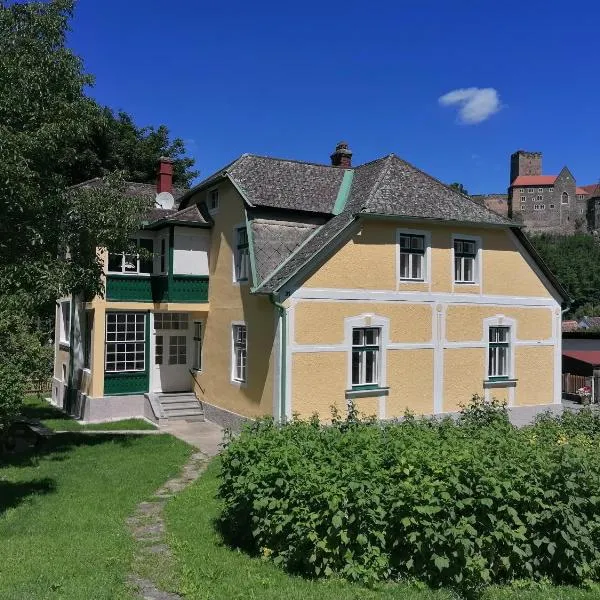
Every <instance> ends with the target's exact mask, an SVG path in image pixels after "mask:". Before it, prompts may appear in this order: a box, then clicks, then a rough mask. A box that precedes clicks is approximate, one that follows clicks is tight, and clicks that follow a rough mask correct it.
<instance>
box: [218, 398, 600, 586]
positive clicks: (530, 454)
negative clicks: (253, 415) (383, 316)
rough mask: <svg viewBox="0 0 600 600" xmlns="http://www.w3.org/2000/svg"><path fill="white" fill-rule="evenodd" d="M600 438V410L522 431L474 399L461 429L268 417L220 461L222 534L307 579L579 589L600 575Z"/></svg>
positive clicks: (446, 424) (497, 409) (410, 422)
mask: <svg viewBox="0 0 600 600" xmlns="http://www.w3.org/2000/svg"><path fill="white" fill-rule="evenodd" d="M581 431H584V432H585V434H582V433H581ZM599 441H600V419H599V418H598V417H596V416H594V415H593V414H592V413H582V414H580V415H578V416H573V417H567V416H565V417H562V418H556V417H550V416H546V417H544V418H543V419H540V420H539V422H537V423H536V424H535V425H533V426H530V427H527V428H523V429H517V428H514V427H512V426H511V425H510V423H509V422H508V418H507V416H506V410H505V408H504V407H502V406H499V405H493V406H492V407H490V408H489V409H487V408H486V407H485V406H484V405H482V403H481V402H480V399H477V398H476V399H475V401H474V403H473V404H471V405H470V406H469V407H466V408H465V409H464V411H463V414H462V416H461V418H460V419H458V421H454V420H452V419H444V420H441V421H434V420H424V419H416V418H414V417H411V418H407V419H405V420H404V421H402V422H400V423H394V424H377V423H374V422H367V423H363V422H360V421H359V420H353V421H352V423H351V424H350V425H349V424H348V423H344V422H342V421H340V420H336V421H335V422H334V424H333V425H330V426H323V425H321V424H320V423H319V422H318V420H317V419H316V418H315V419H313V420H311V421H310V422H301V421H298V420H295V421H293V422H291V423H289V424H286V425H283V426H279V425H277V424H276V423H274V422H273V421H272V420H271V419H265V420H261V421H258V422H256V423H254V424H252V425H250V426H248V427H247V428H246V429H245V430H244V431H243V432H242V434H241V435H240V436H239V437H237V438H235V439H233V440H231V442H230V443H229V444H228V446H227V449H226V451H225V452H224V454H223V459H222V481H221V486H220V490H219V495H220V497H221V499H222V500H223V502H224V508H223V511H222V514H221V517H220V524H221V527H222V531H223V533H224V535H225V538H226V540H227V541H228V542H229V543H232V544H235V545H237V546H239V547H242V548H244V549H245V550H247V551H249V552H252V553H254V554H257V555H262V556H264V557H269V558H270V559H272V560H273V561H274V562H275V563H277V564H279V565H281V566H282V567H284V568H286V569H287V570H289V571H291V572H295V573H299V574H303V575H305V576H309V577H320V576H331V575H336V576H341V577H344V578H346V579H349V580H354V581H361V582H363V583H367V584H372V583H374V582H377V581H382V580H395V579H399V578H402V579H413V580H414V579H417V580H420V581H423V582H425V583H427V584H428V585H430V586H432V587H439V586H449V587H452V588H454V589H457V590H459V591H461V592H462V593H464V594H467V595H476V594H477V592H478V591H479V590H481V589H483V588H484V587H485V586H487V585H489V584H493V583H505V582H510V581H514V580H521V579H532V580H539V579H542V578H548V579H550V580H552V581H553V582H555V583H568V584H580V583H581V582H583V581H584V580H586V579H588V580H590V579H597V578H598V574H599V562H600V561H599V559H600V535H599V534H600V511H599V504H600V497H599V495H598V494H599V493H600V492H599V490H600V465H599V464H598V461H597V459H596V454H597V451H598V445H599Z"/></svg>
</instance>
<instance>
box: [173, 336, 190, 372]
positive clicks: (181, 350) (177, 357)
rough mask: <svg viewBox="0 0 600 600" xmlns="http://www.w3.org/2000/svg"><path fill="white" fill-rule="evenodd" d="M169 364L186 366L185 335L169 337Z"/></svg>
mask: <svg viewBox="0 0 600 600" xmlns="http://www.w3.org/2000/svg"><path fill="white" fill-rule="evenodd" d="M169 364H170V365H185V364H187V335H170V336H169Z"/></svg>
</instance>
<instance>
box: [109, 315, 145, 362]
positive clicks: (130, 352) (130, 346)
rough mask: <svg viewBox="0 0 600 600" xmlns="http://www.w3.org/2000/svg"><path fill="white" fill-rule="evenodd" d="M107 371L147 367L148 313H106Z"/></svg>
mask: <svg viewBox="0 0 600 600" xmlns="http://www.w3.org/2000/svg"><path fill="white" fill-rule="evenodd" d="M105 368H106V372H107V373H123V372H127V371H144V370H145V368H146V315H145V314H144V313H139V312H138V313H126V312H107V313H106V367H105Z"/></svg>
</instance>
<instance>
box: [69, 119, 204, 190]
mask: <svg viewBox="0 0 600 600" xmlns="http://www.w3.org/2000/svg"><path fill="white" fill-rule="evenodd" d="M159 156H168V157H170V158H172V159H173V161H174V163H173V183H174V184H175V185H179V186H182V187H189V186H190V185H191V183H192V180H193V179H194V178H195V177H197V176H198V171H194V170H192V167H193V166H194V162H195V161H194V159H193V158H190V157H188V156H186V148H185V143H184V142H183V140H182V139H180V138H176V139H174V140H171V139H170V136H169V130H168V128H167V127H166V126H165V125H160V126H159V127H151V126H147V127H138V126H137V125H136V124H135V123H134V121H133V118H132V117H131V115H129V114H127V113H126V112H123V111H119V112H117V113H115V112H114V111H112V110H111V109H110V108H108V107H104V108H103V109H101V110H99V111H98V114H97V121H96V122H95V123H94V125H93V127H92V131H91V135H90V136H89V137H88V139H86V140H83V141H82V145H81V147H79V148H78V149H77V152H76V153H75V155H74V156H73V160H72V161H71V162H70V163H69V164H68V165H66V170H65V176H66V177H67V179H68V181H69V182H70V183H80V182H82V181H86V180H88V179H92V178H93V177H102V176H104V175H106V174H107V173H112V172H113V171H116V170H119V171H122V173H123V176H124V178H125V179H127V180H129V181H136V182H140V183H154V181H155V179H156V159H157V158H158V157H159Z"/></svg>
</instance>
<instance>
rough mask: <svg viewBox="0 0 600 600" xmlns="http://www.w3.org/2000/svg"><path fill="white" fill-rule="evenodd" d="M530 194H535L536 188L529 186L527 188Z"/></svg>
mask: <svg viewBox="0 0 600 600" xmlns="http://www.w3.org/2000/svg"><path fill="white" fill-rule="evenodd" d="M527 191H528V192H529V193H530V194H534V193H535V188H529V189H528V190H527Z"/></svg>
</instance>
